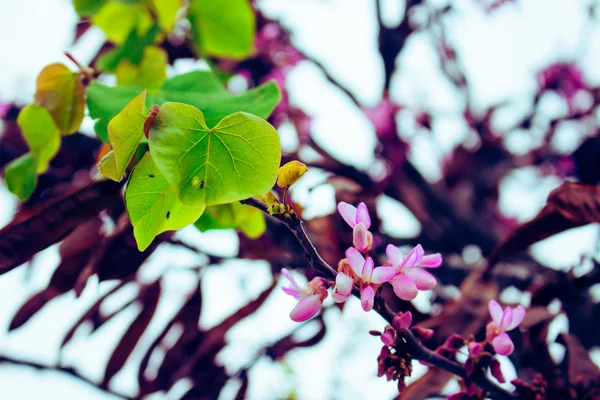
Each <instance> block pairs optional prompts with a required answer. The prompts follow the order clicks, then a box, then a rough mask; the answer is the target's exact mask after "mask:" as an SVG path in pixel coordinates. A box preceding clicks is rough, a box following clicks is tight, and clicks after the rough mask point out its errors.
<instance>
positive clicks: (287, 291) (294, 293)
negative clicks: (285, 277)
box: [281, 286, 304, 299]
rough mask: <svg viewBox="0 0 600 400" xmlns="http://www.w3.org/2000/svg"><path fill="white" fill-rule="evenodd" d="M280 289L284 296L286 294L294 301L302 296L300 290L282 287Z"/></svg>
mask: <svg viewBox="0 0 600 400" xmlns="http://www.w3.org/2000/svg"><path fill="white" fill-rule="evenodd" d="M281 289H282V290H283V292H284V293H285V294H288V295H290V296H292V297H293V298H295V299H300V297H302V296H303V295H304V294H303V293H302V292H301V291H300V290H298V289H296V288H294V287H289V286H282V287H281Z"/></svg>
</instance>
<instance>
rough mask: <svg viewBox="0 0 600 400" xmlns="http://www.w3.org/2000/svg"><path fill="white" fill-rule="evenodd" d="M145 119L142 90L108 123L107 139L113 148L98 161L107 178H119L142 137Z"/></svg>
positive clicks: (117, 179)
mask: <svg viewBox="0 0 600 400" xmlns="http://www.w3.org/2000/svg"><path fill="white" fill-rule="evenodd" d="M145 121H146V91H143V92H142V93H140V94H139V95H138V96H137V97H135V98H134V99H133V100H131V102H129V104H127V105H126V106H125V108H124V109H123V110H121V112H120V113H119V114H117V116H116V117H114V118H113V119H111V120H110V123H109V124H108V139H109V141H110V145H111V146H112V148H113V149H112V150H111V151H110V152H109V153H108V154H106V156H104V158H102V160H100V162H99V163H98V169H100V172H102V173H103V174H104V175H105V176H106V177H107V178H110V179H112V180H114V181H117V182H118V181H120V180H121V178H122V177H123V174H124V173H125V170H126V169H127V166H128V165H129V162H130V161H131V159H132V158H133V156H134V154H135V151H136V149H137V148H138V146H139V144H140V142H141V141H142V138H143V137H144V122H145Z"/></svg>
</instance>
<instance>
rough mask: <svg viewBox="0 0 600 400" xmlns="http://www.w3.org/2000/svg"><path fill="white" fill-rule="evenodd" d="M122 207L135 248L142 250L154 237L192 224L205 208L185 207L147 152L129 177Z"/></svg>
mask: <svg viewBox="0 0 600 400" xmlns="http://www.w3.org/2000/svg"><path fill="white" fill-rule="evenodd" d="M125 204H126V206H127V212H128V213H129V218H130V219H131V224H132V225H133V234H134V236H135V240H136V242H137V244H138V249H139V250H140V251H144V250H145V249H146V248H147V247H148V246H149V245H150V243H152V240H154V238H155V237H156V235H158V234H160V233H162V232H165V231H171V230H177V229H181V228H184V227H186V226H187V225H189V224H192V223H194V221H196V220H197V219H198V218H199V217H200V216H201V215H202V212H203V211H204V208H205V207H190V206H186V205H184V204H183V203H181V202H180V201H179V199H177V196H176V195H175V191H174V190H173V189H172V187H171V186H170V185H169V183H168V182H167V181H166V180H165V178H164V176H163V175H162V174H161V172H160V171H159V170H158V168H156V165H155V164H154V162H153V161H152V157H151V156H150V153H146V154H145V155H144V157H143V158H142V160H141V161H140V162H139V163H138V165H137V166H136V167H135V169H134V170H133V172H132V174H131V178H130V179H129V183H128V184H127V189H126V191H125Z"/></svg>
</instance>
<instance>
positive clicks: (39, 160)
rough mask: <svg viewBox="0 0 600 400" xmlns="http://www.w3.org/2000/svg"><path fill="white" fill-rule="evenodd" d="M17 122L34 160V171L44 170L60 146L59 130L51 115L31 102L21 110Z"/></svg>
mask: <svg viewBox="0 0 600 400" xmlns="http://www.w3.org/2000/svg"><path fill="white" fill-rule="evenodd" d="M17 124H19V127H20V128H21V133H22V134H23V137H24V138H25V141H27V145H28V146H29V148H30V149H31V156H32V157H33V158H34V159H35V161H36V172H37V173H38V174H41V173H43V172H46V170H47V169H48V164H49V163H50V160H52V158H53V157H54V156H55V155H56V153H57V152H58V148H59V147H60V132H59V131H58V129H56V126H55V125H54V121H53V120H52V116H51V115H50V113H49V112H48V110H46V109H45V108H44V107H41V106H38V105H35V104H31V105H28V106H27V107H25V108H23V109H22V110H21V112H20V113H19V117H18V118H17Z"/></svg>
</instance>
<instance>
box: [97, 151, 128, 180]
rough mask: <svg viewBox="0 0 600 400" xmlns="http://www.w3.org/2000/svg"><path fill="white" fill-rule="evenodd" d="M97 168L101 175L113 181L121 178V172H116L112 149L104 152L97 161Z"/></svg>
mask: <svg viewBox="0 0 600 400" xmlns="http://www.w3.org/2000/svg"><path fill="white" fill-rule="evenodd" d="M98 170H99V171H100V173H102V175H104V176H105V177H107V178H108V179H110V180H113V181H115V182H119V181H121V178H123V174H120V175H118V174H117V162H116V160H115V152H114V151H113V150H111V151H109V152H108V153H106V155H105V156H104V157H102V159H101V160H100V161H98Z"/></svg>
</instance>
